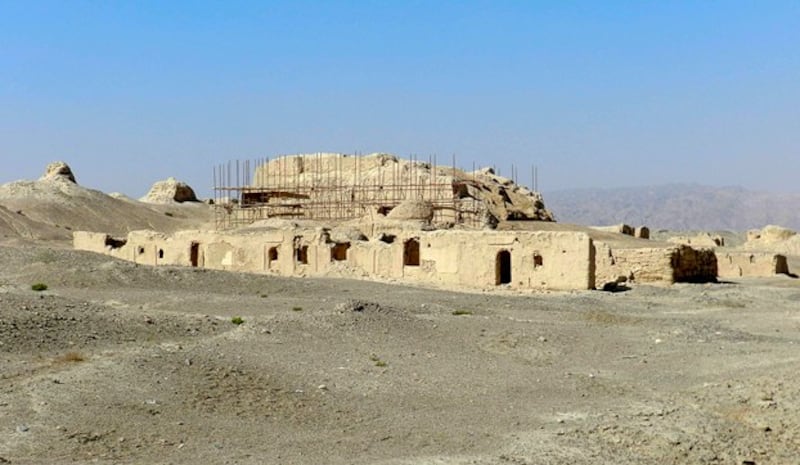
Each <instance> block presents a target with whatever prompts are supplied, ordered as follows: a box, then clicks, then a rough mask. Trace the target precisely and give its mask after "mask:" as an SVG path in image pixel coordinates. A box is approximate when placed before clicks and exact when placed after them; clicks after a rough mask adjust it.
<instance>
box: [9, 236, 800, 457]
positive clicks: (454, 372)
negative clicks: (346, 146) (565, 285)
mask: <svg viewBox="0 0 800 465" xmlns="http://www.w3.org/2000/svg"><path fill="white" fill-rule="evenodd" d="M38 282H41V283H46V284H47V286H48V289H47V290H46V291H42V292H36V291H33V290H32V289H31V285H32V284H34V283H38ZM237 316H238V317H241V319H242V320H243V323H242V324H239V325H237V324H234V323H232V318H233V317H237ZM0 367H2V369H1V370H0V428H2V433H0V463H11V464H33V463H101V464H116V463H120V464H133V463H159V464H161V463H163V464H196V463H227V464H261V463H271V464H272V463H274V464H321V463H328V464H348V463H375V464H557V463H558V464H561V463H571V464H596V463H637V464H638V463H659V464H664V463H666V464H670V463H675V464H678V463H680V464H683V463H707V464H717V463H719V464H722V463H724V464H787V463H797V461H798V457H800V416H799V415H798V414H797V412H798V411H800V386H798V384H797V382H796V380H797V372H798V367H800V280H797V279H792V278H790V277H787V276H778V277H775V278H769V279H749V280H742V281H737V282H727V283H720V284H702V285H685V284H680V285H674V286H671V287H651V286H643V285H640V286H634V287H632V288H631V290H629V291H627V292H617V293H606V292H598V291H585V292H569V293H538V294H513V293H510V292H499V293H455V292H446V291H441V290H434V289H424V288H418V287H410V286H400V285H393V284H390V283H375V282H366V281H353V280H344V279H286V278H275V277H268V276H261V275H247V274H236V273H225V272H215V271H206V270H198V269H184V268H170V267H162V268H151V267H145V266H137V265H134V264H132V263H128V262H121V261H117V260H114V259H111V258H108V257H104V256H99V255H94V254H90V253H85V252H78V251H73V250H70V249H69V247H68V244H66V243H62V242H55V243H54V242H47V243H45V242H31V241H13V242H9V243H7V244H6V245H3V246H1V247H0Z"/></svg>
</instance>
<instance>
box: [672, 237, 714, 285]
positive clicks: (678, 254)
mask: <svg viewBox="0 0 800 465" xmlns="http://www.w3.org/2000/svg"><path fill="white" fill-rule="evenodd" d="M672 266H673V269H674V271H673V280H674V281H675V282H679V283H707V282H714V281H716V280H717V273H718V271H717V256H716V254H715V253H714V250H713V249H694V248H692V247H689V246H687V245H681V246H679V247H678V248H677V250H675V251H674V253H673V254H672Z"/></svg>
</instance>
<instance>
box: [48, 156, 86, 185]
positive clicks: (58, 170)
mask: <svg viewBox="0 0 800 465" xmlns="http://www.w3.org/2000/svg"><path fill="white" fill-rule="evenodd" d="M39 180H40V181H52V180H57V181H69V182H71V183H75V184H77V181H75V175H74V174H73V173H72V169H71V168H70V167H69V165H67V164H66V163H64V162H63V161H54V162H53V163H50V164H48V165H47V168H45V171H44V175H43V176H42V177H41V178H39Z"/></svg>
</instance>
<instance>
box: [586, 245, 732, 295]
mask: <svg viewBox="0 0 800 465" xmlns="http://www.w3.org/2000/svg"><path fill="white" fill-rule="evenodd" d="M595 263H596V271H595V273H596V282H597V286H598V287H602V286H603V285H604V284H606V283H613V282H617V281H619V280H620V278H624V279H625V280H629V281H634V282H639V283H663V284H670V283H673V282H710V281H714V280H715V279H716V276H717V263H716V256H715V255H714V252H713V251H712V250H709V249H700V250H695V249H693V248H691V247H688V246H682V245H679V246H675V247H651V248H630V247H627V248H613V247H612V246H610V245H609V244H607V243H605V242H601V241H595Z"/></svg>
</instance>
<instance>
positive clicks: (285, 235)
mask: <svg viewBox="0 0 800 465" xmlns="http://www.w3.org/2000/svg"><path fill="white" fill-rule="evenodd" d="M373 233H374V234H373V235H372V237H371V238H370V237H366V236H363V237H360V238H359V237H355V238H354V237H353V236H352V235H351V236H350V237H347V236H346V235H344V237H337V236H343V235H341V234H337V231H336V230H332V229H328V228H300V227H298V228H294V229H274V230H265V231H258V232H247V233H244V232H240V233H217V232H200V231H181V232H179V233H176V234H173V235H164V234H160V233H155V232H150V231H135V232H131V233H130V234H128V236H127V237H126V238H125V239H113V238H111V237H109V236H108V235H106V234H100V233H90V232H76V233H75V234H74V246H75V248H77V249H82V250H90V251H93V252H97V253H104V254H108V255H111V256H114V257H117V258H121V259H125V260H130V261H133V262H136V263H142V264H148V265H181V266H198V267H205V268H211V269H219V270H230V271H245V272H257V273H272V274H277V275H282V276H349V277H365V276H371V277H376V278H388V279H397V280H402V281H408V282H416V283H434V284H438V285H441V286H445V287H447V286H456V287H471V288H487V287H496V286H504V287H508V288H514V289H554V290H571V289H592V288H594V286H595V282H594V262H593V256H592V252H593V248H592V241H591V239H590V238H589V236H588V235H586V234H584V233H576V232H543V231H539V232H525V231H521V232H514V231H420V230H414V229H405V228H403V227H392V226H391V225H389V224H388V223H387V225H383V226H379V227H377V228H376V229H375V230H374V231H373Z"/></svg>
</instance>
